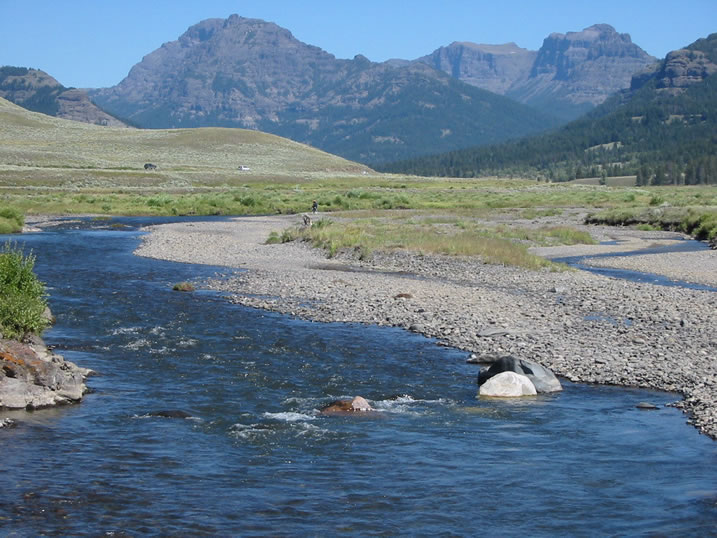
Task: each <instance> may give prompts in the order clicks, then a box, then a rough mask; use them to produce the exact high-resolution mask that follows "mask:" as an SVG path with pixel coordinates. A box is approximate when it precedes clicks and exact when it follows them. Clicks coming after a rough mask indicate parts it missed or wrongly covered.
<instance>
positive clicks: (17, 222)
mask: <svg viewBox="0 0 717 538" xmlns="http://www.w3.org/2000/svg"><path fill="white" fill-rule="evenodd" d="M24 225H25V217H23V215H22V213H20V212H19V211H18V210H17V209H15V208H12V207H0V234H14V233H18V232H20V231H21V230H22V227H23V226H24Z"/></svg>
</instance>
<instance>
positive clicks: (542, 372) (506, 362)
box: [478, 355, 563, 393]
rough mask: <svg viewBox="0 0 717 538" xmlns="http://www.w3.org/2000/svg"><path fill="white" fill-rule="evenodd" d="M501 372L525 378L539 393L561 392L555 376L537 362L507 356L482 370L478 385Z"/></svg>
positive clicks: (561, 388)
mask: <svg viewBox="0 0 717 538" xmlns="http://www.w3.org/2000/svg"><path fill="white" fill-rule="evenodd" d="M502 372H515V373H516V374H522V375H524V376H527V377H528V379H530V380H531V381H532V382H533V385H535V390H536V391H538V392H539V393H540V392H557V391H560V390H563V387H562V386H561V385H560V381H558V378H557V377H555V374H553V372H551V371H550V370H548V369H547V368H545V367H544V366H541V365H540V364H538V363H537V362H533V361H529V360H527V359H519V358H517V357H512V356H510V355H507V356H505V357H501V358H500V359H498V360H497V361H495V362H494V363H493V364H492V365H491V367H490V368H484V369H483V370H481V371H480V373H479V374H478V385H482V384H483V383H485V382H486V381H488V380H489V379H490V378H491V377H493V376H494V375H498V374H500V373H502Z"/></svg>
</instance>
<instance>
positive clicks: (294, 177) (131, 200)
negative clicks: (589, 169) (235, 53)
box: [0, 99, 717, 267]
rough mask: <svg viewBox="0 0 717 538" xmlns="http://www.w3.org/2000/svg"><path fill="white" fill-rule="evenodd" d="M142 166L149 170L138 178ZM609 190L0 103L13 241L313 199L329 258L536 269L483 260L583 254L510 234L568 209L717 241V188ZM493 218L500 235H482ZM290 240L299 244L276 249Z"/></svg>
mask: <svg viewBox="0 0 717 538" xmlns="http://www.w3.org/2000/svg"><path fill="white" fill-rule="evenodd" d="M145 163H152V164H155V165H156V166H157V169H156V170H145V169H144V164H145ZM242 168H244V169H242ZM246 168H248V169H246ZM585 183H587V184H585ZM618 183H619V184H614V185H613V184H610V183H609V184H608V185H599V184H590V182H583V183H582V184H581V183H538V182H535V181H530V180H521V179H494V178H493V179H491V178H477V179H446V178H424V177H416V176H399V175H388V174H378V173H376V172H374V171H373V170H370V169H369V168H368V167H366V166H364V165H362V164H358V163H353V162H350V161H347V160H345V159H342V158H340V157H336V156H334V155H330V154H327V153H324V152H322V151H319V150H316V149H314V148H311V147H309V146H306V145H303V144H299V143H296V142H292V141H290V140H286V139H283V138H280V137H277V136H274V135H269V134H265V133H260V132H256V131H247V130H242V129H223V128H206V129H163V130H141V129H130V128H109V127H99V126H94V125H88V124H83V123H77V122H71V121H66V120H62V119H57V118H52V117H49V116H45V115H42V114H37V113H33V112H29V111H27V110H25V109H22V108H20V107H18V106H16V105H13V104H12V103H9V102H8V101H5V100H3V99H0V233H8V232H12V231H16V230H17V229H18V228H19V227H21V226H22V216H23V215H33V214H44V215H57V214H63V215H66V214H91V215H157V216H166V215H255V214H277V213H284V214H290V213H303V212H308V211H309V210H310V207H311V203H312V200H317V202H318V204H319V211H320V212H321V213H322V214H325V213H332V214H334V215H335V216H336V218H335V219H332V223H331V224H330V225H326V226H324V227H314V228H313V229H312V230H311V231H310V232H309V233H311V234H312V236H311V237H310V238H309V237H306V238H307V239H311V240H312V241H314V242H315V243H316V244H318V245H321V246H323V247H325V248H327V249H328V251H329V253H332V252H335V251H336V249H338V248H358V249H360V250H361V251H362V252H365V253H370V252H371V251H373V250H375V249H377V248H390V247H396V248H411V249H415V250H421V251H425V252H441V253H445V254H477V255H481V256H483V257H485V258H486V259H488V260H492V261H494V262H496V263H516V264H518V265H525V266H535V267H541V266H542V265H541V263H540V262H539V260H532V259H527V258H526V260H527V261H520V262H516V261H506V260H510V259H511V258H512V256H513V255H508V256H506V255H498V254H492V253H495V252H498V251H501V250H507V249H508V247H511V248H515V249H517V250H526V247H527V246H531V245H536V244H556V243H563V244H564V243H568V244H569V243H570V242H577V241H580V242H589V238H587V237H585V236H581V235H580V234H578V233H576V232H575V230H571V229H569V228H568V227H564V226H563V227H562V229H553V230H551V229H549V228H539V229H536V226H528V227H526V226H522V227H521V226H516V225H515V223H514V222H513V221H515V220H521V221H526V220H534V219H540V218H542V217H555V219H553V220H558V221H559V220H560V216H561V215H562V214H563V212H564V211H566V210H569V209H571V208H585V209H586V210H588V211H589V212H590V213H591V216H590V219H591V221H592V222H602V223H607V224H619V225H623V224H631V225H632V224H635V225H638V226H642V227H654V228H671V229H681V230H684V231H687V232H688V233H694V234H695V235H697V236H699V237H701V238H705V239H707V238H713V237H714V236H715V235H716V234H717V223H716V221H717V219H716V218H715V217H714V215H715V211H716V208H717V187H714V186H712V187H709V186H704V187H703V186H700V187H640V188H637V187H635V186H634V185H633V182H631V178H622V180H621V181H620V182H618ZM346 217H351V219H350V220H346ZM436 219H438V220H436ZM441 219H443V221H442V222H439V221H440V220H441ZM492 220H495V221H500V222H503V223H504V224H502V225H487V224H486V222H490V221H492ZM3 230H4V232H3ZM298 233H307V232H296V231H292V230H289V231H286V233H284V234H281V235H279V234H277V236H276V237H275V238H273V239H274V240H282V239H284V240H286V239H289V238H290V236H291V235H292V234H298ZM297 237H298V235H297ZM518 257H520V256H518Z"/></svg>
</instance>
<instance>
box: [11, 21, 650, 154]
mask: <svg viewBox="0 0 717 538" xmlns="http://www.w3.org/2000/svg"><path fill="white" fill-rule="evenodd" d="M653 62H654V58H652V57H651V56H649V55H648V54H647V53H645V52H644V51H643V50H642V49H640V48H639V47H638V46H637V45H635V44H633V43H632V42H631V40H630V37H629V35H627V34H619V33H617V32H616V31H615V30H614V29H613V28H612V27H611V26H609V25H605V24H600V25H595V26H591V27H589V28H586V29H584V30H583V31H581V32H569V33H567V34H558V33H555V34H551V35H550V36H548V37H547V38H546V39H545V41H544V43H543V46H542V47H541V48H540V50H538V51H529V50H526V49H522V48H520V47H518V46H517V45H515V44H513V43H509V44H505V45H477V44H473V43H453V44H451V45H449V46H447V47H441V48H440V49H438V50H436V51H434V52H433V53H432V54H430V55H428V56H424V57H422V58H418V59H416V60H391V61H388V62H383V63H376V62H371V61H369V60H368V59H367V58H365V57H363V56H360V55H359V56H356V57H355V58H353V59H350V60H343V59H337V58H335V57H334V56H333V55H331V54H329V53H328V52H325V51H323V50H321V49H320V48H318V47H315V46H312V45H308V44H305V43H302V42H301V41H299V40H297V39H296V38H294V36H293V35H292V34H291V32H289V31H288V30H286V29H284V28H281V27H279V26H277V25H275V24H273V23H270V22H265V21H263V20H259V19H247V18H243V17H239V16H237V15H232V16H231V17H229V18H228V19H208V20H205V21H202V22H200V23H198V24H196V25H194V26H192V27H190V28H189V29H188V30H187V31H186V32H185V33H184V34H183V35H182V36H180V37H179V39H178V40H176V41H172V42H169V43H165V44H164V45H162V46H161V47H160V48H159V49H157V50H155V51H153V52H151V53H150V54H148V55H147V56H145V57H144V58H143V59H142V61H141V62H139V63H138V64H136V65H135V66H134V67H133V68H132V69H131V71H130V73H129V74H128V76H127V77H126V78H125V79H124V80H122V81H121V82H120V83H119V84H118V85H116V86H114V87H111V88H105V89H98V90H90V97H91V99H92V101H93V102H94V103H95V104H97V105H99V107H100V108H99V109H97V110H98V111H99V112H101V113H102V114H106V113H109V114H111V115H113V116H116V117H118V118H122V119H123V120H124V121H125V122H126V123H129V124H131V125H135V126H138V127H144V128H171V127H200V126H223V127H243V128H251V129H258V130H262V131H266V132H269V133H274V134H278V135H280V136H285V137H288V138H292V139H294V140H297V141H300V142H304V143H308V144H310V145H313V146H315V147H318V148H321V149H323V150H325V151H329V152H332V153H335V154H337V155H341V156H343V157H346V158H349V159H352V160H356V161H360V162H363V163H370V164H374V165H375V164H381V163H386V162H389V161H396V160H399V159H407V158H412V157H416V156H420V155H426V154H431V153H438V152H445V151H451V150H455V149H459V148H465V147H471V146H475V145H485V144H492V143H496V142H500V141H503V140H508V139H514V138H519V137H522V136H525V135H530V134H534V133H538V132H541V131H545V130H547V129H551V128H554V127H556V126H558V125H560V124H561V123H565V122H566V121H568V120H569V119H572V118H574V117H576V116H578V115H580V114H582V113H584V112H586V111H589V110H591V109H592V108H594V107H595V106H596V105H598V104H600V103H601V102H603V101H604V100H605V99H606V98H607V97H608V96H609V95H610V94H612V93H614V92H615V91H618V90H620V89H622V88H627V87H628V86H629V84H630V76H631V75H632V74H633V73H634V72H635V71H638V70H640V69H643V68H645V67H646V66H648V65H650V64H651V63H653ZM10 69H18V68H10ZM39 73H42V72H37V70H28V71H27V73H26V77H25V78H26V80H25V82H24V84H27V85H28V86H29V87H33V86H34V87H37V88H38V94H37V98H35V100H36V101H39V103H40V105H41V106H44V107H45V108H46V109H47V110H48V111H49V113H53V107H54V109H55V110H54V113H58V114H59V113H64V114H65V115H64V116H63V117H71V116H69V115H68V113H67V112H62V110H61V109H62V107H64V108H65V109H67V108H68V107H67V106H66V105H63V104H61V101H62V99H61V98H60V96H61V95H62V94H63V93H66V92H67V91H70V92H75V93H74V95H75V98H76V99H80V97H82V96H83V95H84V94H83V93H82V92H81V91H80V90H68V89H66V88H64V87H62V86H61V85H59V83H57V81H54V79H52V80H53V81H54V82H55V83H56V84H57V87H56V88H55V89H54V90H52V91H50V90H48V88H49V86H46V85H42V84H38V83H37V79H38V74H39ZM43 75H44V76H46V77H47V78H50V79H51V77H49V75H46V74H44V73H43ZM13 77H14V78H13V81H12V85H11V87H10V88H9V90H13V91H5V93H0V95H2V96H4V97H6V98H8V99H10V100H12V101H14V102H16V103H19V104H26V105H28V108H32V107H31V105H33V104H34V105H37V103H33V98H30V97H28V95H27V92H25V90H26V88H22V87H21V86H22V84H23V82H21V81H20V80H19V79H18V75H13ZM18 89H19V91H18ZM23 92H24V93H23ZM51 95H56V96H57V98H58V99H57V102H56V103H54V104H52V103H50V101H49V99H50V97H51ZM67 95H73V94H72V93H70V94H67ZM67 95H66V97H67ZM65 101H67V99H66V98H65ZM86 104H90V105H91V104H92V103H89V102H87V103H86V102H84V101H83V105H86ZM33 110H38V108H37V107H36V108H33ZM72 112H74V114H75V117H74V118H73V119H80V120H82V121H90V122H92V123H103V122H105V123H107V124H114V122H115V121H116V120H115V119H108V118H107V117H104V116H103V117H102V118H101V119H100V116H97V115H96V114H95V111H93V113H92V114H90V113H87V112H86V111H85V110H80V107H75V109H74V110H72Z"/></svg>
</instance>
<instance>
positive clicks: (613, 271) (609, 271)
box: [552, 239, 717, 291]
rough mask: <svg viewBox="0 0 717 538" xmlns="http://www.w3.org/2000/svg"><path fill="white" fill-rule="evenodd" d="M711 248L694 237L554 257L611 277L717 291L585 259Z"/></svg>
mask: <svg viewBox="0 0 717 538" xmlns="http://www.w3.org/2000/svg"><path fill="white" fill-rule="evenodd" d="M613 243H614V242H613V241H607V242H605V243H604V244H613ZM704 250H710V247H709V245H707V243H703V242H701V241H697V240H694V239H685V240H682V241H679V242H678V243H674V244H671V245H664V246H657V247H651V248H643V249H639V250H632V251H627V252H608V253H605V254H586V255H581V256H568V257H561V258H552V259H553V261H555V262H561V263H566V264H568V265H570V266H572V267H575V268H577V269H580V270H582V271H588V272H590V273H595V274H598V275H603V276H608V277H611V278H619V279H622V280H629V281H631V282H646V283H648V284H656V285H658V286H670V287H678V288H689V289H693V290H703V291H717V288H716V287H714V286H708V285H706V284H698V283H696V282H687V281H684V280H676V279H672V278H669V277H666V276H663V275H658V274H655V273H645V272H642V271H632V270H630V269H618V268H614V267H596V266H593V265H589V264H587V263H585V262H584V261H585V260H587V259H590V258H616V257H622V256H643V255H646V254H669V253H674V252H700V251H704Z"/></svg>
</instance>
